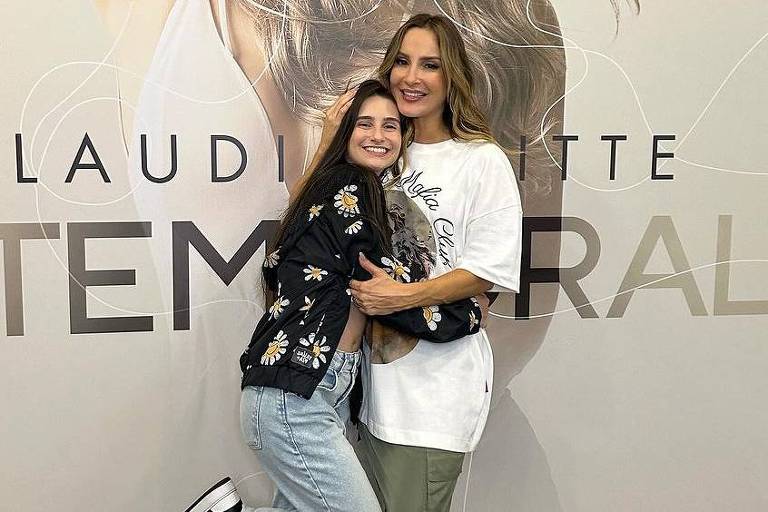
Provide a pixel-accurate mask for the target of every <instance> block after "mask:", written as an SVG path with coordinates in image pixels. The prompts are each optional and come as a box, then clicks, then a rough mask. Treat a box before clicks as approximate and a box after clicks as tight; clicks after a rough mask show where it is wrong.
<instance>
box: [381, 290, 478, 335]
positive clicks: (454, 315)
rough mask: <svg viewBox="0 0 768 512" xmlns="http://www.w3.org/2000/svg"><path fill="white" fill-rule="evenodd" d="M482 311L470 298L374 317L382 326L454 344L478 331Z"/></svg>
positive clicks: (472, 298)
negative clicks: (454, 341)
mask: <svg viewBox="0 0 768 512" xmlns="http://www.w3.org/2000/svg"><path fill="white" fill-rule="evenodd" d="M481 317H482V310H481V309H480V304H479V303H478V302H477V299H475V298H474V297H470V298H469V299H464V300H460V301H456V302H451V303H449V304H441V305H439V306H427V307H423V308H412V309H405V310H403V311H398V312H396V313H391V314H389V315H381V316H377V317H376V319H377V320H378V321H379V322H381V323H382V324H384V325H386V326H388V327H392V328H394V329H397V330H398V331H400V332H404V333H408V334H412V335H414V336H418V337H419V338H421V339H423V340H427V341H433V342H446V341H453V340H457V339H459V338H463V337H464V336H468V335H470V334H474V333H476V332H478V331H479V330H480V320H481Z"/></svg>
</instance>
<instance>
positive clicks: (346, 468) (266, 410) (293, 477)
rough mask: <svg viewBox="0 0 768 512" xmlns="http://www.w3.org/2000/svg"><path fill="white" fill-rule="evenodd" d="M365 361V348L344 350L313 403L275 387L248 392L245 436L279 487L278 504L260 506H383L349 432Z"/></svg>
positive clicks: (354, 511)
mask: <svg viewBox="0 0 768 512" xmlns="http://www.w3.org/2000/svg"><path fill="white" fill-rule="evenodd" d="M359 365H360V352H359V351H358V352H355V353H349V352H339V351H337V352H336V353H335V354H334V355H333V358H332V359H331V364H330V366H329V368H328V371H327V372H326V373H325V376H324V377H323V379H322V381H320V384H319V385H318V386H317V389H316V390H315V392H314V394H313V395H312V398H311V399H309V400H307V399H305V398H302V397H300V396H298V395H296V394H293V393H290V392H287V391H283V390H281V389H276V388H268V387H263V386H248V387H246V388H245V389H243V392H242V396H241V399H240V426H241V428H242V431H243V437H244V438H245V442H246V443H247V444H248V446H249V447H250V448H251V449H253V450H254V451H255V452H256V454H257V455H258V458H259V462H261V466H262V468H263V469H264V471H265V472H266V473H267V475H269V477H270V478H271V479H272V481H273V482H275V484H276V486H277V491H276V492H275V497H274V500H273V502H272V506H273V507H274V508H270V509H258V510H260V511H264V512H265V511H267V510H274V511H301V512H321V511H328V512H346V511H349V512H380V511H381V508H380V507H379V502H378V501H377V499H376V495H375V494H374V492H373V489H372V488H371V484H370V483H369V482H368V478H367V477H366V475H365V471H363V468H362V466H360V462H359V461H358V459H357V456H356V455H355V452H354V450H353V449H352V445H350V444H349V441H347V438H346V437H345V436H344V434H345V431H346V422H347V419H349V393H350V392H351V391H352V385H353V384H354V382H355V377H356V376H357V371H358V367H359ZM252 510H254V509H252V508H249V507H244V509H243V511H244V512H246V511H252Z"/></svg>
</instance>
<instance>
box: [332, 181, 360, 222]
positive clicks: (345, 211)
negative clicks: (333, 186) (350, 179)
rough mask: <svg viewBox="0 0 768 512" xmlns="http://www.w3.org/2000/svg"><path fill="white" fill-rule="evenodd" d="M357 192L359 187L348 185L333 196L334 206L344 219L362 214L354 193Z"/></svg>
mask: <svg viewBox="0 0 768 512" xmlns="http://www.w3.org/2000/svg"><path fill="white" fill-rule="evenodd" d="M356 190H357V185H347V186H346V187H344V188H342V189H340V190H339V191H338V193H337V194H336V195H335V196H333V201H334V202H333V206H334V207H335V208H336V210H337V211H338V212H339V215H343V216H344V217H353V216H355V215H357V214H359V213H360V207H359V206H358V205H357V196H356V195H355V194H353V193H352V192H354V191H356Z"/></svg>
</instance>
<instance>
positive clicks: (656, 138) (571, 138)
mask: <svg viewBox="0 0 768 512" xmlns="http://www.w3.org/2000/svg"><path fill="white" fill-rule="evenodd" d="M675 138H676V137H675V135H653V136H652V141H651V144H650V155H651V157H650V159H651V179H652V180H671V179H673V178H674V176H673V175H672V174H660V173H658V163H659V160H662V159H668V158H674V156H675V155H674V153H672V152H665V151H661V150H660V148H659V142H662V141H674V140H675ZM15 139H16V144H15V157H16V182H17V183H37V181H38V179H37V177H35V176H25V175H24V150H23V147H24V144H23V142H24V139H23V136H22V134H21V133H16V134H15ZM551 140H552V142H556V143H560V144H561V151H560V154H561V159H560V164H559V166H560V169H561V179H562V180H566V179H567V178H568V173H567V170H568V149H569V147H570V144H571V143H575V142H578V140H579V136H578V135H553V136H552V137H551ZM600 140H602V141H605V142H609V143H610V150H609V154H610V156H609V163H608V179H609V180H615V179H616V167H617V160H618V157H617V153H618V143H619V142H622V141H627V140H628V136H627V135H601V136H600ZM519 142H520V146H519V147H520V151H519V160H518V166H517V169H518V172H519V175H520V180H521V181H525V174H526V149H527V146H528V137H526V136H525V135H523V136H521V137H520V141H519ZM221 143H227V144H230V145H232V146H233V147H234V148H235V149H236V150H237V151H238V152H239V154H240V165H239V166H238V167H237V169H235V170H234V171H230V174H227V175H225V176H221V175H219V164H218V158H217V156H218V152H219V145H220V144H221ZM169 144H170V162H169V165H170V170H168V172H167V173H166V174H165V176H155V175H153V174H152V172H150V169H149V168H148V161H149V150H148V147H147V135H146V134H141V135H140V146H141V147H140V152H141V172H142V174H143V175H144V177H145V178H146V179H147V180H149V181H151V182H152V183H167V182H169V181H171V180H172V179H173V178H174V177H175V176H176V173H177V172H178V170H179V158H178V146H179V139H178V136H177V135H174V134H171V135H170V136H169ZM283 148H284V144H283V137H282V136H281V135H278V140H277V149H278V165H279V177H280V180H281V181H282V179H283V176H284V172H283V167H284V165H283V162H284V158H283V157H284V154H283ZM210 149H211V182H213V183H225V182H230V181H234V180H236V179H237V178H239V177H240V176H241V175H242V174H243V172H245V169H246V166H247V164H248V152H247V151H246V149H245V146H244V145H243V143H242V142H241V141H239V140H238V139H237V138H235V137H232V136H230V135H222V134H213V135H211V136H210ZM86 152H87V153H88V154H89V156H86ZM84 170H98V171H99V173H100V175H101V178H102V180H103V181H104V182H105V183H111V182H112V180H111V178H110V176H109V173H108V172H107V169H106V166H105V165H104V163H103V161H102V159H101V157H100V156H99V153H98V151H97V150H96V147H95V146H94V144H93V141H92V139H91V137H90V136H89V135H88V133H87V132H86V133H85V135H84V136H83V139H82V141H81V142H80V147H79V148H78V149H77V151H76V153H75V157H74V159H73V161H72V165H70V167H69V171H68V172H67V175H66V177H65V178H64V182H65V183H72V182H73V180H74V179H75V175H76V173H77V172H78V171H84Z"/></svg>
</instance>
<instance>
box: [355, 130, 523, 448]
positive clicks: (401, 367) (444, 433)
mask: <svg viewBox="0 0 768 512" xmlns="http://www.w3.org/2000/svg"><path fill="white" fill-rule="evenodd" d="M407 158H408V167H407V168H406V170H405V172H404V173H403V176H402V178H401V179H400V183H399V185H398V186H397V190H396V191H395V193H396V194H398V193H399V194H400V196H401V198H405V200H406V201H410V202H412V203H413V204H415V207H413V206H411V207H407V206H406V207H403V206H402V205H401V206H400V207H399V211H400V212H406V213H403V214H401V217H403V218H405V222H406V224H408V227H407V228H405V230H404V231H405V232H408V233H414V234H415V235H414V236H416V235H418V234H419V233H422V234H424V233H425V232H426V235H422V236H423V237H424V238H425V239H422V240H417V241H415V242H413V243H412V244H410V245H409V244H405V245H406V248H407V249H408V250H411V251H412V252H413V251H422V252H423V253H424V254H422V255H420V256H419V259H421V260H423V261H425V265H426V267H427V269H428V275H429V276H430V277H436V276H439V275H441V274H444V273H446V272H450V271H451V270H454V269H459V268H460V269H464V270H467V271H469V272H471V273H472V274H474V275H476V276H478V277H481V278H483V279H485V280H487V281H490V282H492V283H494V287H493V291H502V292H503V291H506V292H509V291H515V292H516V291H518V290H519V285H520V253H521V231H522V209H521V204H520V194H519V192H518V188H517V182H516V180H515V175H514V172H513V170H512V166H511V165H510V163H509V160H508V159H507V157H506V155H505V154H504V152H503V151H502V150H501V149H500V148H499V147H498V146H496V145H495V144H491V143H488V142H460V141H456V140H448V141H445V142H440V143H436V144H418V143H413V144H411V145H410V146H409V148H408V155H407ZM388 203H389V196H388ZM391 215H392V210H391V209H390V216H391ZM430 228H431V229H430ZM393 241H394V242H395V244H397V243H398V241H395V240H394V239H393ZM401 242H402V241H401ZM413 248H415V249H413ZM430 252H431V254H426V253H430ZM363 346H364V364H363V370H362V375H363V386H364V398H363V406H362V409H361V411H360V419H361V421H362V422H363V423H364V424H365V425H366V427H367V428H368V430H369V431H370V432H371V433H372V434H373V435H374V436H376V437H377V438H379V439H382V440H384V441H387V442H390V443H394V444H401V445H410V446H424V447H431V448H440V449H444V450H451V451H456V452H468V451H472V450H474V449H475V447H476V446H477V443H478V442H479V441H480V436H481V435H482V432H483V428H484V427H485V421H486V419H487V417H488V410H489V406H490V398H491V389H492V387H493V386H492V383H493V354H492V353H491V345H490V342H489V340H488V336H487V334H486V332H485V330H484V329H481V330H480V332H478V333H477V334H474V335H470V336H466V337H464V338H461V339H459V340H456V341H452V342H449V343H432V342H429V341H425V340H419V342H418V343H417V344H416V346H415V347H414V349H413V350H412V351H411V352H409V353H408V354H406V355H405V356H403V357H401V358H399V359H396V360H395V361H392V362H390V363H387V364H371V363H370V357H369V356H370V353H369V351H368V350H367V345H366V344H363Z"/></svg>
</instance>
